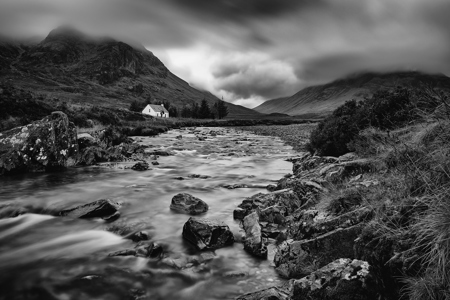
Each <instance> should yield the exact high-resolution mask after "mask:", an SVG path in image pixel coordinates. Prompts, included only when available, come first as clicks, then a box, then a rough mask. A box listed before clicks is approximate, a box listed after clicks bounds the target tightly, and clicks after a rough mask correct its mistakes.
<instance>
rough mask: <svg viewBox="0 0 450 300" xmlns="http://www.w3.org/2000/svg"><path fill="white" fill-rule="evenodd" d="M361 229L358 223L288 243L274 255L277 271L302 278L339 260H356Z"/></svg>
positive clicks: (286, 275)
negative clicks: (356, 240) (356, 246)
mask: <svg viewBox="0 0 450 300" xmlns="http://www.w3.org/2000/svg"><path fill="white" fill-rule="evenodd" d="M362 228H363V224H357V225H354V226H352V227H348V228H338V229H336V230H333V231H331V232H328V233H326V234H323V235H321V236H318V237H316V238H313V239H310V240H302V241H293V240H287V241H285V242H283V243H282V244H281V245H280V247H279V248H278V251H277V253H276V254H275V260H274V263H275V269H276V271H277V272H278V273H279V274H280V275H281V276H283V277H285V278H300V277H302V276H306V275H307V274H309V273H311V272H313V271H315V270H316V269H318V268H321V267H323V266H325V265H327V264H328V263H329V262H331V261H333V260H336V259H338V258H341V257H348V258H354V256H355V255H354V251H353V247H354V244H355V239H356V238H357V237H358V235H359V234H360V233H361V231H362Z"/></svg>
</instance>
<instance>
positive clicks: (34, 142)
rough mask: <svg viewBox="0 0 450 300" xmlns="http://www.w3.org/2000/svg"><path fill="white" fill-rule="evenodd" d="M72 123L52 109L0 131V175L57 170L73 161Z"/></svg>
mask: <svg viewBox="0 0 450 300" xmlns="http://www.w3.org/2000/svg"><path fill="white" fill-rule="evenodd" d="M77 153H78V143H77V133H76V127H75V125H74V124H73V123H72V122H69V119H68V118H67V115H65V114H64V113H62V112H53V113H52V114H51V115H50V116H47V117H45V118H43V119H42V120H40V121H36V122H33V123H31V124H28V125H25V126H21V127H16V128H13V129H10V130H7V131H4V132H1V133H0V175H7V174H17V173H25V172H45V171H54V170H61V169H64V168H66V167H69V166H72V165H74V164H75V160H74V159H73V157H75V155H76V154H77Z"/></svg>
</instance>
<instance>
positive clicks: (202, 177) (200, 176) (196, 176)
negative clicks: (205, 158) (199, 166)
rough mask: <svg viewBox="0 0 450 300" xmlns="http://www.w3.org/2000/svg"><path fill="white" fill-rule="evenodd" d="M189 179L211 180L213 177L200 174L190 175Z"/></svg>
mask: <svg viewBox="0 0 450 300" xmlns="http://www.w3.org/2000/svg"><path fill="white" fill-rule="evenodd" d="M188 177H189V178H199V179H208V178H211V176H208V175H200V174H189V175H188Z"/></svg>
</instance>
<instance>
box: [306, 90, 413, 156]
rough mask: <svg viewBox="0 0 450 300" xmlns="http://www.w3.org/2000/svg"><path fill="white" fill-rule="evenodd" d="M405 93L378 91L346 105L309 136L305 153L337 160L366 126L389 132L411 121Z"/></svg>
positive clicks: (409, 103) (407, 93) (410, 111)
mask: <svg viewBox="0 0 450 300" xmlns="http://www.w3.org/2000/svg"><path fill="white" fill-rule="evenodd" d="M413 112H414V110H413V105H412V103H411V100H410V94H409V92H408V90H406V89H402V88H398V89H396V90H394V91H378V92H376V93H375V94H374V95H373V96H372V98H369V99H366V100H365V101H360V102H356V101H355V100H352V101H348V102H346V103H345V104H344V105H342V106H340V107H338V108H337V109H336V110H335V111H334V112H333V114H332V115H331V116H329V117H328V118H326V119H324V120H323V121H322V122H320V123H319V125H318V126H317V128H316V129H315V130H313V131H312V132H311V136H310V142H309V144H308V150H309V151H310V152H316V153H317V154H318V155H332V156H340V155H342V154H345V153H347V152H349V151H350V149H349V147H348V144H349V143H351V142H352V141H353V139H354V138H355V137H356V136H357V135H358V133H359V132H360V131H361V130H363V129H365V128H368V127H370V126H372V127H375V128H379V129H393V128H396V127H400V126H403V125H404V124H405V123H407V122H409V121H410V120H412V119H414V116H415V114H414V113H413Z"/></svg>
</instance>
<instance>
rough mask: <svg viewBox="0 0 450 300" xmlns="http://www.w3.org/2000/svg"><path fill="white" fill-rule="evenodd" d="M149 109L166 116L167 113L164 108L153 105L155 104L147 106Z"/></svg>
mask: <svg viewBox="0 0 450 300" xmlns="http://www.w3.org/2000/svg"><path fill="white" fill-rule="evenodd" d="M149 105H150V107H151V108H152V109H153V110H154V111H155V112H163V113H165V114H168V113H169V112H168V111H167V109H166V108H165V107H164V106H161V105H155V104H149Z"/></svg>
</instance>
